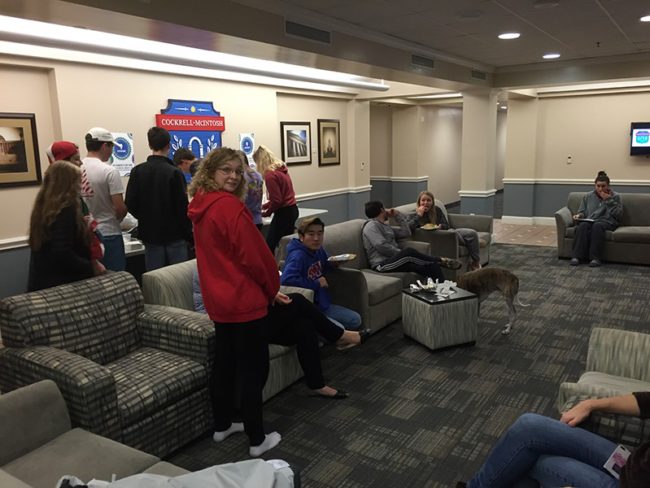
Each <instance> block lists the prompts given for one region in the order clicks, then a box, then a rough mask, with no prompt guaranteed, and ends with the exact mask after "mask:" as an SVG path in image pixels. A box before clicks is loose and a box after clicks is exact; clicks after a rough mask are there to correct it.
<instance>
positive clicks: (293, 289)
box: [280, 285, 314, 302]
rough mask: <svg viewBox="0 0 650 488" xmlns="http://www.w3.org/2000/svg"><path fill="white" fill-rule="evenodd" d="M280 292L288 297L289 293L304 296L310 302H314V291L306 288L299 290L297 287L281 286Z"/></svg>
mask: <svg viewBox="0 0 650 488" xmlns="http://www.w3.org/2000/svg"><path fill="white" fill-rule="evenodd" d="M280 291H281V292H282V293H284V294H285V295H288V294H289V293H300V294H301V295H302V296H304V297H305V298H306V299H307V300H309V301H310V302H313V301H314V290H309V289H307V288H300V287H299V286H285V285H282V286H281V287H280Z"/></svg>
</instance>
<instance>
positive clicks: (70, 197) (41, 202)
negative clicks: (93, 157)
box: [29, 161, 90, 251]
mask: <svg viewBox="0 0 650 488" xmlns="http://www.w3.org/2000/svg"><path fill="white" fill-rule="evenodd" d="M80 193H81V170H80V169H79V168H78V167H77V166H75V165H74V164H73V163H70V162H69V161H55V162H54V163H52V165H51V166H50V167H49V168H47V171H46V172H45V177H44V178H43V186H41V189H40V190H39V191H38V194H37V195H36V200H34V207H33V208H32V215H31V218H30V221H29V247H31V248H32V250H34V251H38V250H40V249H41V247H42V246H43V244H44V243H45V242H46V241H47V240H49V239H50V237H51V235H50V231H51V229H50V227H51V226H52V224H53V223H54V221H55V220H56V218H57V216H58V215H59V214H60V213H61V211H62V210H63V209H64V208H67V207H73V209H74V211H75V215H76V221H77V234H78V237H80V238H81V239H82V240H83V241H84V242H86V243H89V242H90V236H89V233H88V231H87V226H86V224H85V221H84V219H83V216H82V214H81V202H80V198H81V197H80Z"/></svg>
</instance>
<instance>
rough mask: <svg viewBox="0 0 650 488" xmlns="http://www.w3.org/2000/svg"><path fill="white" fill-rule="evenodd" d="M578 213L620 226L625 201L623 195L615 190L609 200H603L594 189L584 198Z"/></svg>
mask: <svg viewBox="0 0 650 488" xmlns="http://www.w3.org/2000/svg"><path fill="white" fill-rule="evenodd" d="M578 213H579V214H581V215H583V216H584V217H585V218H588V219H593V220H595V221H600V222H607V223H609V224H611V225H613V226H615V227H618V226H619V225H621V219H622V218H623V202H622V200H621V196H620V195H619V194H618V193H616V192H614V190H612V196H611V197H610V198H608V199H607V200H601V199H600V197H599V196H598V193H596V191H595V190H594V191H592V192H589V193H587V194H586V195H585V196H584V197H583V198H582V203H580V208H579V209H578Z"/></svg>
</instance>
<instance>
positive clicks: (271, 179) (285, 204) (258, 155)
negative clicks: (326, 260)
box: [253, 145, 298, 252]
mask: <svg viewBox="0 0 650 488" xmlns="http://www.w3.org/2000/svg"><path fill="white" fill-rule="evenodd" d="M253 159H254V160H255V164H257V169H258V170H259V172H260V173H261V174H262V176H263V177H264V183H266V193H267V196H268V202H266V203H265V204H264V205H262V216H264V217H268V216H269V215H271V214H273V220H272V221H271V225H270V226H269V230H268V233H267V234H266V243H267V244H268V246H269V248H270V249H271V252H275V248H276V247H277V245H278V243H279V242H280V239H282V237H283V236H286V235H289V234H293V231H294V225H295V223H296V219H297V218H298V206H297V205H296V193H295V192H294V190H293V183H292V182H291V177H290V176H289V171H288V170H287V165H286V164H284V161H282V160H281V159H279V158H278V157H276V156H275V154H273V153H272V152H271V150H270V149H269V148H267V147H266V146H262V145H260V146H259V147H258V148H257V150H256V151H255V152H254V153H253Z"/></svg>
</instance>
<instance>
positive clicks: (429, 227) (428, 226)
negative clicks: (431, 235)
mask: <svg viewBox="0 0 650 488" xmlns="http://www.w3.org/2000/svg"><path fill="white" fill-rule="evenodd" d="M438 227H440V226H439V225H435V224H424V225H423V226H422V227H420V229H422V230H436V229H437V228H438Z"/></svg>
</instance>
